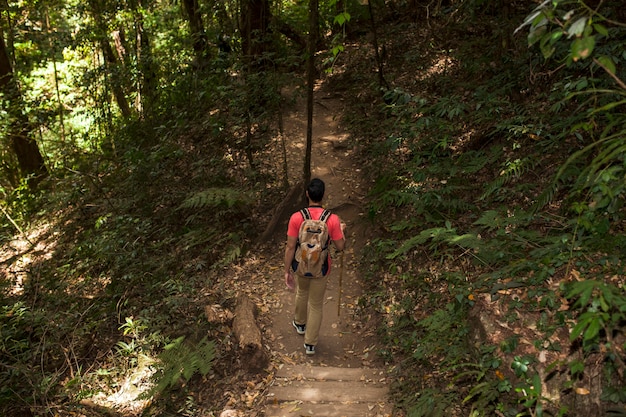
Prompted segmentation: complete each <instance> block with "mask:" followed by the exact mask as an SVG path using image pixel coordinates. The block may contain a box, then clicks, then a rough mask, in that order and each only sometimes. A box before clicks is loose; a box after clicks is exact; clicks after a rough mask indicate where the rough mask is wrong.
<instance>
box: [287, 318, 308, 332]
mask: <svg viewBox="0 0 626 417" xmlns="http://www.w3.org/2000/svg"><path fill="white" fill-rule="evenodd" d="M291 324H293V327H294V329H296V332H297V333H298V334H305V333H306V328H305V329H304V330H300V329H298V326H297V325H296V322H295V321H292V322H291Z"/></svg>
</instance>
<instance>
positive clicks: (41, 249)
mask: <svg viewBox="0 0 626 417" xmlns="http://www.w3.org/2000/svg"><path fill="white" fill-rule="evenodd" d="M55 226H56V225H54V224H52V223H49V222H42V223H41V224H40V225H38V226H37V227H33V228H31V229H28V230H27V231H26V232H24V233H17V234H16V235H15V236H14V237H13V239H12V240H11V241H9V242H8V243H7V244H5V245H3V246H2V248H1V249H0V264H1V265H2V272H3V273H4V276H5V277H6V278H7V280H8V281H9V282H10V283H11V289H10V290H9V293H10V294H11V295H21V294H23V292H24V286H25V285H26V282H27V280H28V277H29V275H36V274H34V273H33V271H31V269H32V266H33V264H34V263H36V262H39V261H42V260H50V259H51V258H52V256H53V254H54V251H55V249H56V247H57V244H58V242H57V240H56V236H57V235H58V234H59V233H60V232H58V231H54V232H52V231H53V230H55ZM20 232H21V231H20Z"/></svg>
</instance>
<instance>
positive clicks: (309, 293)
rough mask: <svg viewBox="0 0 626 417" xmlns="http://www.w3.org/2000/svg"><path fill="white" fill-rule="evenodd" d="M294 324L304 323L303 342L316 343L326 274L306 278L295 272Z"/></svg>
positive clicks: (320, 323)
mask: <svg viewBox="0 0 626 417" xmlns="http://www.w3.org/2000/svg"><path fill="white" fill-rule="evenodd" d="M296 282H297V283H298V288H297V289H296V317H295V321H296V324H306V333H305V334H304V343H306V344H307V345H313V346H315V345H317V340H318V339H319V334H320V327H321V325H322V311H323V307H324V293H325V292H326V283H327V282H328V275H326V276H325V277H322V278H308V277H302V276H299V275H297V274H296Z"/></svg>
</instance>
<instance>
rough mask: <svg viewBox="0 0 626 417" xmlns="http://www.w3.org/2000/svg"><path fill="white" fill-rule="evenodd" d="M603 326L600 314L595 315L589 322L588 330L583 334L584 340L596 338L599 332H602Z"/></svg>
mask: <svg viewBox="0 0 626 417" xmlns="http://www.w3.org/2000/svg"><path fill="white" fill-rule="evenodd" d="M601 327H602V323H601V319H600V317H598V316H595V317H593V319H592V320H591V321H590V322H589V326H588V327H587V330H585V334H584V335H583V340H585V341H588V340H592V339H594V338H595V337H596V336H597V335H598V333H600V328H601Z"/></svg>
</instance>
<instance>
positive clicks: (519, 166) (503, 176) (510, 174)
mask: <svg viewBox="0 0 626 417" xmlns="http://www.w3.org/2000/svg"><path fill="white" fill-rule="evenodd" d="M538 161H539V158H537V157H536V156H534V155H531V156H529V157H526V158H524V159H517V160H515V161H507V162H506V166H505V167H504V168H503V169H502V171H500V175H499V176H498V178H496V179H495V180H494V181H493V182H491V184H489V185H488V186H487V188H486V189H485V192H483V194H482V195H481V196H480V200H486V199H487V198H488V197H489V196H490V195H492V194H493V193H495V192H497V191H499V190H501V189H502V188H503V187H504V186H505V185H507V184H508V183H510V182H511V181H512V180H513V179H517V178H520V177H521V176H523V175H524V174H526V173H527V172H528V171H531V170H533V169H534V168H535V166H536V165H537V162H538Z"/></svg>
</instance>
